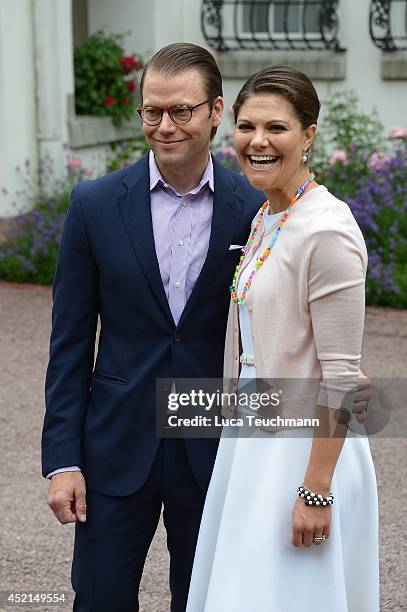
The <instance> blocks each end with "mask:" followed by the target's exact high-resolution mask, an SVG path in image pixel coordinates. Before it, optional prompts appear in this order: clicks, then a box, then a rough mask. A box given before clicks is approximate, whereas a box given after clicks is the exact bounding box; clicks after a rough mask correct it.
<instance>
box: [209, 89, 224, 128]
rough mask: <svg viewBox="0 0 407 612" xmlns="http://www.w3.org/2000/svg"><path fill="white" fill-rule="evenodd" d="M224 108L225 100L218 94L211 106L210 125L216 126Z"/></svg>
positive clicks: (220, 120)
mask: <svg viewBox="0 0 407 612" xmlns="http://www.w3.org/2000/svg"><path fill="white" fill-rule="evenodd" d="M224 108H225V101H224V99H223V98H222V97H221V96H218V97H217V98H216V100H215V103H214V105H213V107H212V125H213V127H218V125H220V123H221V122H222V119H223V110H224Z"/></svg>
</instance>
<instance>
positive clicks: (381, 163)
mask: <svg viewBox="0 0 407 612" xmlns="http://www.w3.org/2000/svg"><path fill="white" fill-rule="evenodd" d="M390 162H391V157H390V155H385V156H384V157H382V156H381V155H379V153H373V154H372V155H371V157H370V159H369V168H370V170H373V171H376V172H377V171H379V170H382V169H383V168H385V166H387V165H388V164H389V163H390Z"/></svg>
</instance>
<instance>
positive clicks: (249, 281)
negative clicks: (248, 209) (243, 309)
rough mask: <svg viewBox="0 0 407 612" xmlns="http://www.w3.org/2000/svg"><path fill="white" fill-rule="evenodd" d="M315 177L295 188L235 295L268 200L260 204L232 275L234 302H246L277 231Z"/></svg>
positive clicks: (274, 240)
mask: <svg viewBox="0 0 407 612" xmlns="http://www.w3.org/2000/svg"><path fill="white" fill-rule="evenodd" d="M314 179H315V175H314V174H311V175H310V176H309V177H308V178H307V180H306V181H304V183H303V184H302V185H301V186H300V187H298V189H297V193H296V194H295V196H294V197H293V199H292V200H291V202H290V203H289V205H288V206H287V208H286V209H285V211H284V212H283V214H282V215H281V217H280V221H279V222H278V226H277V229H276V231H275V232H274V233H273V236H272V238H271V240H270V242H269V244H268V245H267V247H266V249H265V250H264V251H263V254H262V255H260V257H259V259H258V260H257V262H256V265H255V267H254V269H253V270H252V272H251V273H250V275H249V278H248V279H247V281H246V282H245V284H244V287H243V291H242V293H241V295H240V297H239V296H238V295H237V277H238V276H239V272H240V270H241V268H242V265H243V262H244V260H245V259H246V256H247V254H248V252H249V249H250V245H251V243H252V242H253V240H254V237H255V235H256V233H257V230H258V228H259V225H260V224H261V222H262V220H263V216H264V213H265V212H266V209H267V207H268V206H269V204H270V202H269V200H266V201H265V202H264V204H263V205H262V206H261V208H260V212H259V217H258V219H257V223H256V225H255V226H254V228H253V230H252V232H251V234H250V236H249V238H248V240H247V242H246V245H245V247H244V248H243V249H242V250H243V255H242V256H241V257H240V260H239V263H238V264H237V266H236V270H235V274H234V276H233V280H232V285H231V286H230V293H231V295H232V300H233V301H234V302H235V304H239V305H242V304H245V303H246V295H247V292H248V291H249V289H250V285H251V284H252V280H253V277H254V275H255V274H256V272H257V270H259V269H260V268H261V267H262V265H263V264H264V262H265V261H266V259H267V257H268V256H269V255H270V252H271V249H272V248H273V246H274V244H275V242H276V240H277V238H278V235H279V233H280V232H281V229H282V227H283V225H284V223H285V222H286V221H287V219H288V217H289V214H290V212H291V209H292V208H293V206H294V204H295V203H296V202H298V200H299V199H300V197H301V196H302V194H303V193H304V191H305V190H306V188H307V187H308V185H309V184H310V183H311V181H313V180H314Z"/></svg>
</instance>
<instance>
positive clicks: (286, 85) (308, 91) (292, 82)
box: [233, 64, 321, 130]
mask: <svg viewBox="0 0 407 612" xmlns="http://www.w3.org/2000/svg"><path fill="white" fill-rule="evenodd" d="M268 93H273V94H279V95H281V96H284V98H286V99H287V100H289V102H291V104H292V105H293V107H294V110H295V113H296V115H297V117H298V119H299V121H300V123H301V125H302V128H303V129H304V130H305V129H307V128H308V127H309V126H310V125H312V124H313V123H317V122H318V116H319V110H320V108H321V104H320V102H319V99H318V95H317V92H316V91H315V87H314V85H313V84H312V82H311V80H310V79H309V78H308V77H307V75H306V74H304V73H303V72H301V70H297V69H296V68H293V66H288V65H284V64H275V65H272V66H267V67H266V68H262V70H259V71H258V72H255V74H253V75H252V76H251V77H250V78H249V80H248V81H246V83H245V84H244V85H243V87H242V88H241V90H240V91H239V93H238V95H237V98H236V101H235V103H234V104H233V113H234V117H235V123H236V121H237V118H238V115H239V111H240V109H241V107H242V106H243V104H244V103H245V102H246V100H248V98H250V97H251V96H255V95H256V94H257V95H258V94H268Z"/></svg>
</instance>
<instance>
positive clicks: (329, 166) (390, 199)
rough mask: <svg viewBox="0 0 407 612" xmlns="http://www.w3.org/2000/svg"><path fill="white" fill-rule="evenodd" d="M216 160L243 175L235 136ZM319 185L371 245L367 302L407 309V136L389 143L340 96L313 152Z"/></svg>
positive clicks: (397, 132)
mask: <svg viewBox="0 0 407 612" xmlns="http://www.w3.org/2000/svg"><path fill="white" fill-rule="evenodd" d="M215 155H216V158H217V159H218V160H219V161H220V162H221V163H223V164H224V165H225V166H227V167H229V168H232V169H234V170H237V171H239V167H238V164H237V161H236V155H235V154H234V151H233V142H232V134H231V133H226V134H225V136H224V138H223V139H222V141H221V142H220V143H219V148H217V149H216V151H215ZM311 166H312V168H313V170H314V171H315V172H316V174H317V181H318V182H319V183H321V184H324V185H326V187H327V188H328V189H329V190H330V191H331V193H333V194H334V195H336V196H337V197H338V198H340V199H341V200H344V201H345V202H347V203H348V204H349V206H350V208H351V210H352V212H353V214H354V216H355V218H356V221H357V222H358V224H359V226H360V228H361V230H362V232H363V235H364V238H365V240H366V244H367V249H368V253H369V267H368V274H367V284H366V297H367V302H368V303H370V304H378V305H387V306H394V307H399V308H407V214H406V212H407V131H406V130H405V129H404V128H394V129H392V130H391V131H390V133H389V134H388V136H387V138H385V136H384V129H383V126H382V125H381V123H380V121H379V120H378V118H377V116H376V115H375V114H373V115H366V114H364V113H362V112H361V111H360V110H359V108H358V101H357V98H356V97H355V95H354V94H352V93H343V94H340V95H336V98H335V101H334V102H332V103H331V104H330V105H329V107H328V109H327V113H326V114H325V119H324V120H323V122H322V125H321V127H320V130H319V133H318V137H317V138H316V140H315V145H314V147H313V153H312V159H311Z"/></svg>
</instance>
